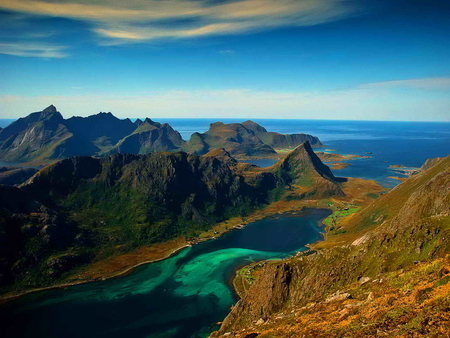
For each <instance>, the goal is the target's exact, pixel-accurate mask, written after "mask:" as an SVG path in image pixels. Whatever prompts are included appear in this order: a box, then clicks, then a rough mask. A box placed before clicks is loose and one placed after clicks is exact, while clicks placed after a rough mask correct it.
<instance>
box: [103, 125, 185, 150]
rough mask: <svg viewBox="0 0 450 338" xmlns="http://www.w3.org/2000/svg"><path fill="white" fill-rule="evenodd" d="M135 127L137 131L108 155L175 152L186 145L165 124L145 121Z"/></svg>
mask: <svg viewBox="0 0 450 338" xmlns="http://www.w3.org/2000/svg"><path fill="white" fill-rule="evenodd" d="M139 121H140V120H139ZM136 125H138V127H137V129H136V130H135V131H133V133H131V134H130V135H128V136H126V137H124V138H123V139H121V140H120V141H119V142H118V143H117V145H116V146H114V148H113V149H111V150H110V151H109V153H130V154H148V153H151V152H155V151H176V150H179V149H180V148H181V147H182V146H183V145H184V144H185V143H186V142H185V141H184V140H183V139H182V138H181V135H180V133H179V132H177V131H176V130H174V129H173V128H172V127H171V126H170V125H169V124H167V123H164V124H160V123H157V122H153V121H151V120H150V119H146V120H145V121H143V122H142V121H140V122H138V123H136Z"/></svg>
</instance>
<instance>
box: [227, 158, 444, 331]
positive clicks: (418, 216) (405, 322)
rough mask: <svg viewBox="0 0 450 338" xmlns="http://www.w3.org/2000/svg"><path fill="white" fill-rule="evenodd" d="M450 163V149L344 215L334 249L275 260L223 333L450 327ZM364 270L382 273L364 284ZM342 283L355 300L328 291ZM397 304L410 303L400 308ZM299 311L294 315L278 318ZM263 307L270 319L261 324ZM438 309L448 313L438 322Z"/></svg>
mask: <svg viewBox="0 0 450 338" xmlns="http://www.w3.org/2000/svg"><path fill="white" fill-rule="evenodd" d="M449 168H450V157H448V158H445V159H443V160H441V161H440V162H439V163H438V164H437V165H436V166H434V167H433V168H431V169H429V170H427V171H425V172H422V173H420V174H417V175H415V176H413V177H411V178H410V179H409V180H407V181H406V182H405V183H403V184H401V185H400V186H398V187H397V188H395V189H394V190H392V191H391V192H389V193H387V194H385V195H383V196H382V197H380V198H378V199H377V200H375V201H374V202H373V203H372V204H370V205H369V206H367V207H366V208H363V209H362V210H361V211H360V212H358V213H356V214H354V215H353V216H351V217H349V218H347V219H345V220H343V221H342V222H341V225H342V226H343V227H345V229H346V230H347V231H348V232H349V233H348V234H345V235H336V236H331V237H329V239H327V241H325V242H324V243H326V242H328V241H330V242H331V245H323V244H322V245H319V246H316V249H320V248H324V247H325V248H326V247H328V249H322V250H319V251H317V252H316V253H313V254H312V255H309V256H305V257H297V258H293V259H291V260H289V261H287V262H284V263H280V262H273V263H269V264H267V265H266V267H265V268H264V269H263V271H262V272H260V277H259V279H258V280H257V282H256V283H255V284H254V285H253V286H252V287H250V289H249V291H248V292H247V293H246V295H245V296H244V298H243V299H242V300H241V301H240V302H239V303H238V304H237V306H236V307H235V308H234V309H233V311H232V312H231V313H230V315H229V316H228V317H227V319H226V320H225V322H224V325H223V327H222V328H221V331H220V333H221V334H223V333H225V332H228V331H233V332H236V331H237V330H239V329H243V328H244V329H245V331H243V332H242V334H237V335H236V336H237V337H243V336H244V334H247V333H249V332H255V331H256V332H258V333H262V334H261V335H260V336H261V337H287V336H289V335H290V334H295V336H297V335H298V336H302V335H303V334H306V336H323V337H333V336H336V337H341V336H342V334H344V333H345V334H348V336H349V337H353V336H369V335H374V336H375V335H377V334H378V333H377V330H378V331H379V332H381V333H380V334H384V333H386V335H392V334H394V332H395V334H397V333H400V332H401V333H403V334H406V335H407V336H408V335H412V334H415V335H418V336H423V335H428V334H430V335H431V336H432V334H438V333H439V332H441V331H440V330H442V329H443V327H448V325H449V324H450V322H449V316H448V315H447V312H446V311H448V309H450V307H449V305H450V298H449V295H448V290H449V286H448V284H447V282H449V281H450V270H449V269H448V264H449V261H448V259H447V258H446V257H447V254H448V253H449V252H450V236H449V235H450V217H449V214H450V210H449V205H450V194H449V192H448V186H449V184H450V169H449ZM333 237H334V238H333ZM336 238H339V239H340V240H336ZM341 239H342V240H341ZM355 239H357V241H355ZM349 244H350V245H349ZM352 244H353V245H352ZM420 262H423V263H420ZM363 276H364V277H369V278H371V279H372V280H378V282H376V283H369V284H364V285H361V284H360V283H358V280H359V279H360V278H361V277H363ZM380 281H381V282H380ZM269 290H270V291H269ZM274 290H275V291H276V292H274ZM338 291H340V292H343V293H344V292H346V293H348V294H349V295H350V297H352V298H354V299H355V300H352V301H350V300H344V301H343V300H341V301H337V302H330V303H327V302H326V301H325V299H326V298H327V297H329V296H331V295H333V294H334V293H335V292H338ZM369 292H373V294H371V296H370V297H368V296H369ZM411 295H416V296H414V297H413V301H410V300H411V299H410V296H411ZM374 297H375V298H374ZM363 301H365V302H363ZM308 304H310V305H308ZM311 304H315V305H311ZM399 304H404V305H405V306H404V308H403V309H401V310H396V309H397V308H398V306H399ZM437 305H439V307H436V306H437ZM291 313H295V315H289V317H291V318H290V319H289V321H287V322H286V321H283V320H281V319H280V317H283V318H284V316H286V315H287V314H291ZM433 313H434V314H433ZM330 314H333V315H334V316H330ZM264 315H265V316H268V317H269V321H268V322H267V324H264V325H263V326H261V327H260V326H258V325H255V322H256V321H257V320H258V318H260V317H262V316H264ZM433 316H437V317H439V318H440V319H442V322H440V323H439V321H436V323H439V325H434V326H433V325H430V318H431V317H433ZM277 318H278V319H277ZM344 319H345V325H343V324H342V323H341V321H343V320H344ZM301 323H303V324H301ZM306 323H308V325H307V326H305V324H306ZM313 328H314V330H315V331H314V330H313ZM350 328H351V329H350ZM258 337H259V336H258Z"/></svg>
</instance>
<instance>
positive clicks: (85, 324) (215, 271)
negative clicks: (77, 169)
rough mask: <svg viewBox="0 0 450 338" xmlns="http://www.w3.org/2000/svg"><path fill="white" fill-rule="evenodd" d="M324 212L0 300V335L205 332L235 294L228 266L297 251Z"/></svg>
mask: <svg viewBox="0 0 450 338" xmlns="http://www.w3.org/2000/svg"><path fill="white" fill-rule="evenodd" d="M329 214H330V212H329V211H328V210H324V209H308V210H305V211H303V212H302V213H301V214H298V215H279V216H278V217H276V218H275V217H274V218H269V219H265V220H261V221H257V222H255V223H252V224H249V225H248V226H247V227H245V228H244V229H242V230H235V231H233V232H230V233H228V234H225V235H224V236H222V237H221V238H219V239H217V240H214V241H209V242H204V243H201V244H198V245H195V246H193V247H189V248H186V249H183V250H182V251H180V252H179V253H178V254H176V255H175V256H173V257H171V258H168V259H165V260H163V261H160V262H156V263H151V264H147V265H143V266H140V267H138V268H136V269H135V270H134V272H133V273H131V274H129V275H127V276H125V277H120V278H113V279H109V280H106V281H101V282H94V283H87V284H83V285H78V286H73V287H69V288H66V289H53V290H48V291H42V292H37V293H33V294H30V295H27V296H25V297H22V298H19V299H17V300H14V301H11V302H8V303H6V304H4V305H3V306H1V307H0V318H2V322H3V325H2V329H1V330H2V337H5V338H6V337H33V338H36V337H45V338H51V337H65V338H68V337H83V338H87V337H97V338H98V337H109V338H113V337H147V338H150V337H151V338H154V337H164V338H166V337H167V338H168V337H173V338H178V337H180V338H186V337H207V336H208V335H209V333H211V331H213V330H214V329H216V328H217V327H215V326H214V323H216V322H218V321H221V320H223V319H224V317H225V316H226V315H227V313H228V312H229V310H230V306H232V305H233V304H234V303H235V302H236V300H237V299H236V295H235V293H234V292H233V289H232V287H231V279H232V277H233V275H234V271H235V270H236V268H237V267H239V266H242V265H245V264H249V263H251V262H255V261H260V260H266V259H278V258H284V257H287V256H290V255H292V254H294V253H295V252H296V251H299V250H304V249H305V245H306V244H308V243H312V242H315V241H317V240H319V239H320V236H321V235H320V231H321V230H322V229H323V228H322V226H321V220H323V219H324V218H325V217H327V216H328V215H329Z"/></svg>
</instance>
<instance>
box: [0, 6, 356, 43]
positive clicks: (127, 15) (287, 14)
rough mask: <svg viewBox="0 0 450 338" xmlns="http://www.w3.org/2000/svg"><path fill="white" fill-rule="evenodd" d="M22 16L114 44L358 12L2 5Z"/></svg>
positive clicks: (303, 8) (308, 22)
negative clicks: (74, 25)
mask: <svg viewBox="0 0 450 338" xmlns="http://www.w3.org/2000/svg"><path fill="white" fill-rule="evenodd" d="M0 8H1V9H4V10H9V11H15V12H19V13H28V14H36V15H41V16H42V15H43V16H54V17H64V18H72V19H79V20H84V21H88V22H90V24H91V25H92V26H91V27H92V30H93V31H94V32H95V33H96V34H97V35H98V36H99V37H101V38H103V39H107V40H112V41H113V42H112V43H111V42H110V44H114V42H116V43H126V42H130V43H135V42H144V41H150V40H167V39H191V38H198V37H204V36H212V35H223V34H239V33H248V32H251V31H255V30H264V29H270V28H274V27H281V26H312V25H317V24H321V23H325V22H330V21H334V20H339V19H342V18H345V17H348V16H349V15H353V14H355V13H357V11H358V8H356V7H355V6H352V5H350V2H349V1H345V0H238V1H231V2H229V1H227V2H220V3H213V4H212V3H211V2H210V1H208V0H194V1H192V0H165V1H160V0H128V1H125V2H124V1H118V0H99V1H96V3H95V4H93V3H92V1H91V0H78V1H77V2H76V3H75V2H70V1H56V0H54V1H52V0H47V1H38V0H0Z"/></svg>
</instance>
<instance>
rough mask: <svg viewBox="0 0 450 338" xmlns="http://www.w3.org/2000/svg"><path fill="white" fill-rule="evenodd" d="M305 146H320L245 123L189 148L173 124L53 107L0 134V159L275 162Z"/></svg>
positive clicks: (200, 138)
mask: <svg viewBox="0 0 450 338" xmlns="http://www.w3.org/2000/svg"><path fill="white" fill-rule="evenodd" d="M305 141H308V142H309V143H310V144H311V145H312V146H313V147H314V146H321V145H322V144H321V143H320V141H319V139H318V138H317V137H314V136H311V135H307V134H289V135H288V134H286V135H285V134H279V133H274V132H268V131H267V130H266V129H265V128H264V127H262V126H260V125H259V124H257V123H255V122H252V121H245V122H243V123H242V124H240V123H231V124H224V123H222V122H216V123H212V124H211V126H210V128H209V130H208V131H207V132H206V133H203V134H201V133H194V134H192V136H191V138H190V140H189V141H188V142H186V141H184V140H183V139H182V137H181V135H180V133H179V132H178V131H176V130H174V129H173V128H172V127H171V126H170V125H169V124H167V123H164V124H161V123H158V122H155V121H152V120H151V119H149V118H146V119H144V120H140V119H137V120H136V121H135V122H134V123H133V122H132V121H131V120H130V119H124V120H121V119H118V118H116V117H115V116H114V115H113V114H111V113H99V114H96V115H91V116H88V117H77V116H75V117H71V118H69V119H64V118H63V117H62V115H61V114H60V113H59V112H58V111H57V109H56V107H55V106H53V105H51V106H49V107H47V108H46V109H44V110H43V111H41V112H36V113H32V114H30V115H28V116H27V117H24V118H20V119H18V120H17V121H15V122H13V123H11V124H10V125H9V126H7V127H6V128H4V129H2V130H0V158H1V159H2V160H5V161H16V162H29V161H34V162H41V163H48V162H50V161H54V160H57V159H62V158H68V157H72V156H104V155H111V154H114V153H132V154H148V153H150V152H156V151H169V152H176V151H186V152H189V153H195V154H198V155H204V154H206V153H207V152H209V151H211V150H213V149H215V148H225V149H226V150H227V151H228V152H229V153H230V154H232V155H233V156H241V157H242V156H274V155H277V153H276V151H275V150H274V149H275V148H290V149H291V148H295V147H297V146H298V145H300V144H302V143H304V142H305Z"/></svg>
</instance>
